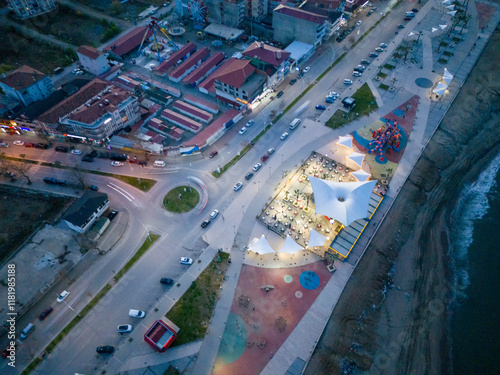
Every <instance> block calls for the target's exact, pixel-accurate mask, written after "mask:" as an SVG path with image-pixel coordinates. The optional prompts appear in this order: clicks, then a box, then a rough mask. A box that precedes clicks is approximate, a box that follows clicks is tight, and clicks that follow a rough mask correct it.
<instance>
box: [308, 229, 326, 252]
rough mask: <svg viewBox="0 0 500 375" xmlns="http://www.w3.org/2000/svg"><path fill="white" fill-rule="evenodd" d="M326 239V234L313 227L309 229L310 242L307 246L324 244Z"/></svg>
mask: <svg viewBox="0 0 500 375" xmlns="http://www.w3.org/2000/svg"><path fill="white" fill-rule="evenodd" d="M326 240H327V238H326V237H325V236H323V235H322V234H319V233H318V232H316V231H315V230H314V229H311V230H310V231H309V243H308V244H307V247H308V248H309V247H316V246H323V245H324V244H325V241H326Z"/></svg>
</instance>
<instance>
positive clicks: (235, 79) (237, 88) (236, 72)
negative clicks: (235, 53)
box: [214, 59, 266, 108]
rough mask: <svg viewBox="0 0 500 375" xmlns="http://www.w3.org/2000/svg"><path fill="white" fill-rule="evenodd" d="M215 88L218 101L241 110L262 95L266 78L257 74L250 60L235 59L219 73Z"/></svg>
mask: <svg viewBox="0 0 500 375" xmlns="http://www.w3.org/2000/svg"><path fill="white" fill-rule="evenodd" d="M214 87H215V94H216V97H217V99H219V100H220V101H222V102H224V103H226V104H229V105H230V106H232V107H236V108H241V107H245V106H247V105H248V104H250V103H252V101H253V100H254V99H255V98H256V97H258V96H259V95H260V94H262V92H263V91H264V89H265V88H266V77H265V76H264V75H263V74H262V73H259V72H257V69H256V68H255V67H254V66H253V65H252V64H251V62H250V60H237V59H234V60H233V61H231V62H230V63H228V64H227V65H225V66H224V67H223V68H222V69H221V70H220V71H218V72H217V76H216V77H215V81H214Z"/></svg>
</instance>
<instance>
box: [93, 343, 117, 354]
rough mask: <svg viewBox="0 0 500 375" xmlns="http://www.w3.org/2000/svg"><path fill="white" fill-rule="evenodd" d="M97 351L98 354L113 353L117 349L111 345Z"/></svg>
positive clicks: (101, 347)
mask: <svg viewBox="0 0 500 375" xmlns="http://www.w3.org/2000/svg"><path fill="white" fill-rule="evenodd" d="M95 351H96V352H97V353H113V352H114V351H115V347H114V346H111V345H106V346H98V347H97V348H96V350H95Z"/></svg>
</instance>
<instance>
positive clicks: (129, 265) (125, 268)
mask: <svg viewBox="0 0 500 375" xmlns="http://www.w3.org/2000/svg"><path fill="white" fill-rule="evenodd" d="M158 238H160V236H159V235H157V234H154V233H150V235H149V236H148V237H146V240H145V241H144V243H143V244H142V246H141V247H140V248H139V250H137V251H136V253H135V254H134V256H133V257H132V258H131V259H130V260H129V261H128V262H127V264H125V265H124V266H123V268H122V269H121V270H120V271H118V272H117V273H116V275H115V276H114V279H115V281H119V280H120V279H121V278H122V277H123V276H124V275H125V274H126V273H127V272H128V270H129V269H130V268H132V266H133V265H134V264H135V263H136V262H137V261H138V260H139V259H140V258H141V257H142V256H143V255H144V253H145V252H146V251H148V249H149V248H150V247H151V245H153V244H154V243H155V241H156V240H157V239H158Z"/></svg>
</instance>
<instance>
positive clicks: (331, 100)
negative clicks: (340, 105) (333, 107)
mask: <svg viewBox="0 0 500 375" xmlns="http://www.w3.org/2000/svg"><path fill="white" fill-rule="evenodd" d="M325 102H326V103H328V104H332V103H335V98H332V97H331V96H327V97H326V99H325Z"/></svg>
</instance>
